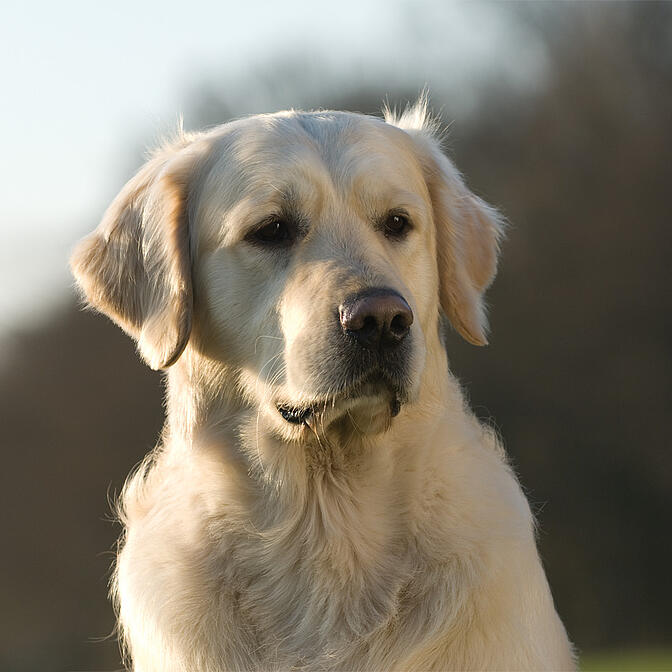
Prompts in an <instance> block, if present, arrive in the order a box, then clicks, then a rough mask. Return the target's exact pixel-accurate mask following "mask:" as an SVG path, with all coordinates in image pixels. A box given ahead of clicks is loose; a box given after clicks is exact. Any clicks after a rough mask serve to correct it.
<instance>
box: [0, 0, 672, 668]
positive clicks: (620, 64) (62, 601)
mask: <svg viewBox="0 0 672 672" xmlns="http://www.w3.org/2000/svg"><path fill="white" fill-rule="evenodd" d="M511 11H518V12H519V13H520V21H521V22H522V23H523V24H524V25H526V26H527V28H528V29H529V30H530V31H532V32H533V33H534V34H535V35H536V36H537V38H539V37H541V38H542V39H543V42H544V44H545V47H546V55H547V59H548V72H547V76H546V78H545V80H544V83H543V86H540V87H539V88H537V89H535V90H533V91H528V92H527V93H520V92H517V93H513V92H512V91H511V90H509V89H507V87H506V86H505V85H504V84H503V83H501V82H497V81H492V82H487V83H486V85H484V87H483V89H482V93H481V99H480V104H479V107H478V112H477V113H476V114H473V113H470V115H469V116H468V117H466V118H457V119H456V121H455V123H454V124H453V125H452V128H451V134H450V137H449V139H448V144H449V149H450V151H451V153H452V154H453V155H454V157H455V160H456V163H457V164H458V166H459V167H460V168H461V169H462V170H463V171H464V172H465V174H466V177H467V180H468V182H469V183H470V185H471V186H472V187H473V188H474V189H475V190H476V191H477V192H478V193H479V194H480V195H482V196H483V197H484V198H486V199H487V200H489V201H490V202H492V203H494V204H496V205H498V206H499V207H500V208H501V209H502V210H503V211H504V213H505V214H506V216H507V217H508V219H509V221H510V222H511V226H510V230H509V236H508V240H507V242H506V243H505V245H504V248H503V256H502V262H501V266H500V273H499V276H498V278H497V280H496V283H495V285H494V287H493V288H492V290H491V291H490V294H489V302H490V304H491V311H490V314H491V325H492V335H491V345H490V346H489V347H488V348H483V349H477V348H473V347H471V346H468V345H466V344H463V343H462V342H461V341H460V340H459V338H458V337H457V336H455V335H453V336H451V337H450V338H449V340H448V343H447V347H448V350H449V356H450V360H451V363H452V367H453V369H454V371H455V372H456V374H457V375H458V376H459V377H460V379H461V380H462V382H463V384H464V386H465V388H466V390H467V392H468V395H469V397H470V399H471V403H472V406H473V407H474V408H475V409H476V412H477V413H478V414H479V415H480V416H481V417H483V418H484V419H485V420H487V421H489V422H492V423H494V424H495V425H496V427H497V428H498V429H499V430H500V432H501V434H502V436H503V439H504V442H505V444H506V447H507V449H508V451H509V453H510V455H511V456H512V461H513V463H514V465H515V467H516V470H517V472H518V473H519V475H520V478H521V481H522V483H523V485H524V486H525V488H526V491H527V493H528V496H529V498H530V500H531V502H532V504H533V507H534V509H535V511H536V513H537V515H538V518H539V523H540V527H539V542H540V549H541V553H542V556H543V559H544V563H545V565H546V568H547V571H548V575H549V579H550V582H551V585H552V588H553V592H554V595H555V598H556V602H557V605H558V609H559V611H560V614H561V615H562V617H563V619H564V621H565V623H566V625H567V627H568V630H569V632H570V635H571V637H572V639H573V640H574V641H575V642H576V644H577V645H578V647H579V648H580V649H588V648H601V647H626V646H656V645H658V646H660V645H664V644H666V643H669V634H670V632H671V631H672V611H671V610H670V609H669V605H670V604H671V603H672V582H670V581H669V578H668V574H669V568H670V567H671V566H672V548H671V545H670V540H669V536H670V535H669V530H670V529H672V454H671V453H670V450H669V443H670V441H669V438H668V435H669V433H668V431H667V425H668V423H669V416H668V413H669V408H670V402H671V401H672V389H671V388H672V353H671V349H670V344H671V343H672V305H670V304H671V303H672V298H671V294H670V290H669V282H670V272H669V269H670V261H669V255H670V252H671V251H672V230H671V227H670V209H671V208H670V205H669V203H670V200H669V193H668V192H669V191H670V185H672V162H671V161H670V155H671V150H672V123H671V122H672V31H670V26H671V25H672V5H669V4H663V3H660V4H657V3H641V4H632V5H631V4H618V5H603V4H599V5H595V4H591V5H579V4H578V3H577V4H576V5H574V4H573V5H566V4H564V3H563V4H562V5H550V6H549V5H545V6H543V7H541V8H539V7H538V6H523V7H521V6H517V5H516V6H513V7H512V10H511ZM290 76H298V73H297V72H293V73H289V74H287V73H284V74H283V73H282V72H278V73H276V78H277V79H278V81H282V78H283V77H290ZM251 85H253V83H252V84H251ZM432 89H433V90H432V98H433V101H434V104H435V107H436V108H439V107H441V106H443V107H444V110H446V111H447V112H448V113H449V112H450V110H451V95H453V92H450V91H446V90H442V89H441V87H440V79H439V80H438V81H437V79H436V78H434V79H433V80H432ZM385 93H387V94H388V95H389V99H390V100H391V101H392V102H397V101H401V100H403V99H404V97H406V96H408V94H409V92H406V91H395V90H394V89H391V88H387V89H383V88H382V87H381V88H380V90H377V89H376V88H374V87H369V88H363V87H360V86H355V85H353V86H352V88H351V89H350V90H345V91H342V92H340V93H339V94H338V95H333V96H331V97H330V96H324V95H321V96H320V97H319V99H315V100H313V99H311V98H310V94H309V93H304V99H303V100H300V101H298V103H297V105H299V104H300V105H304V106H307V107H308V106H315V107H336V108H342V109H356V110H359V111H366V112H376V111H377V110H378V109H379V107H380V101H381V100H382V99H383V97H384V94H385ZM410 93H411V95H412V93H413V92H410ZM248 111H250V110H247V109H238V107H236V106H235V105H233V104H231V103H229V102H228V101H227V98H226V95H225V93H221V92H219V91H218V90H217V88H216V87H210V88H209V90H208V92H207V94H206V93H203V95H200V96H198V97H197V98H196V99H195V101H194V112H193V116H194V117H195V119H194V122H195V123H194V124H193V125H194V126H196V125H198V124H200V123H213V122H215V121H223V120H225V119H226V118H229V117H230V116H233V115H238V114H242V113H245V112H248ZM196 122H198V124H197V123H196ZM8 347H9V353H10V355H9V357H7V358H6V359H7V363H6V364H5V366H4V368H3V369H2V371H0V426H1V427H2V431H3V440H4V442H5V451H4V468H3V470H2V472H1V475H0V478H1V479H2V487H1V488H0V497H2V510H3V512H4V514H5V522H4V525H3V527H4V529H3V533H4V534H3V536H4V541H5V544H4V549H5V551H4V552H3V553H2V554H1V555H0V563H1V565H0V583H1V588H0V594H1V595H2V596H3V597H2V600H3V609H2V622H1V627H0V633H1V634H0V668H2V669H11V670H38V669H81V668H86V669H104V668H105V667H107V668H110V667H113V666H115V665H116V666H118V665H119V661H118V654H117V649H116V645H115V643H114V641H113V640H109V639H108V640H107V641H103V642H96V641H91V640H92V639H93V638H99V637H103V636H105V635H107V634H109V633H110V632H111V631H112V628H113V623H114V619H113V615H112V612H111V608H110V607H109V606H108V604H107V602H106V598H105V593H106V581H107V573H108V568H109V565H110V562H111V557H112V555H111V550H112V549H113V547H114V541H115V538H116V536H117V534H118V532H119V529H118V528H117V527H116V526H115V525H114V524H113V523H112V522H110V521H109V520H107V519H106V518H107V517H108V516H109V512H110V508H109V506H108V501H107V499H108V496H113V494H114V492H115V491H117V490H118V489H119V488H120V487H121V484H122V483H123V479H124V476H125V475H126V473H127V472H128V471H129V470H130V468H131V467H132V466H133V464H134V463H136V462H137V461H138V460H139V459H140V458H141V457H142V455H143V454H144V453H145V452H146V451H147V450H148V449H150V448H151V447H152V446H153V445H154V442H155V440H156V437H157V436H158V431H159V429H160V425H161V418H162V408H161V382H160V378H159V376H158V375H157V374H153V373H152V372H150V371H149V370H147V369H146V368H145V367H143V366H142V365H141V364H140V362H139V361H138V359H137V357H136V356H135V355H134V353H133V347H132V344H131V343H130V341H129V340H128V339H127V338H126V337H125V336H123V335H122V334H121V333H120V332H119V331H118V330H117V329H116V328H115V327H113V326H112V325H111V324H108V323H107V322H106V321H105V320H103V319H102V318H99V317H95V316H93V315H91V314H88V313H81V312H78V311H77V309H76V308H75V307H74V302H73V305H72V307H70V308H68V309H67V310H64V311H63V312H62V313H61V314H58V315H56V316H55V317H54V318H53V319H52V320H51V321H50V322H49V323H47V324H45V325H44V326H43V327H42V328H40V329H37V330H34V331H33V332H31V333H22V334H16V335H15V337H14V338H13V340H12V341H11V342H10V343H9V346H8ZM8 551H9V552H8Z"/></svg>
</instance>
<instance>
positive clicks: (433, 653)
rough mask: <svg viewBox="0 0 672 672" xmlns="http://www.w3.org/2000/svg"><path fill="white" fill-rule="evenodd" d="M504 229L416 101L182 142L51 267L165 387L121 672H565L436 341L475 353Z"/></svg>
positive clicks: (494, 450)
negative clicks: (129, 671) (453, 334)
mask: <svg viewBox="0 0 672 672" xmlns="http://www.w3.org/2000/svg"><path fill="white" fill-rule="evenodd" d="M501 232H502V223H501V219H500V217H499V216H498V214H497V212H496V211H495V210H493V209H492V208H490V207H489V206H488V205H486V204H485V203H484V202H483V201H482V200H480V199H479V198H478V197H476V196H475V195H474V194H473V193H471V192H470V191H469V190H468V189H467V187H466V186H465V184H464V182H463V180H462V178H461V177H460V175H459V173H458V172H457V170H456V169H455V167H454V166H453V164H452V163H451V162H450V160H449V159H448V158H447V157H446V156H445V155H444V154H443V153H442V152H441V149H440V146H439V142H438V140H437V139H436V134H435V132H434V129H433V126H432V123H430V122H429V121H428V117H427V114H426V105H425V104H424V102H423V101H421V102H420V103H419V104H417V105H416V106H414V107H411V108H408V109H407V110H406V111H405V112H404V113H403V114H402V115H400V116H399V117H397V116H395V115H392V114H389V113H388V114H386V119H385V120H383V119H378V118H374V117H368V116H364V115H360V114H353V113H345V112H310V113H304V112H295V111H291V112H281V113H278V114H271V115H261V116H255V117H251V118H246V119H241V120H238V121H234V122H231V123H228V124H224V125H222V126H219V127H217V128H214V129H212V130H210V131H207V132H205V133H202V134H194V135H191V134H184V133H181V134H180V135H179V137H178V138H177V139H176V140H174V141H173V142H171V143H168V144H167V145H166V146H164V147H162V148H161V149H160V150H159V151H157V152H156V153H155V154H154V155H153V157H152V158H151V159H150V160H149V161H148V162H147V163H146V165H145V166H144V167H143V168H142V169H141V170H140V171H139V172H138V174H137V175H136V176H135V177H134V178H133V179H131V180H130V182H129V183H128V184H127V185H126V186H125V187H124V188H123V190H122V191H121V193H120V194H119V196H118V197H117V198H116V199H115V201H114V202H113V203H112V205H111V206H110V208H109V209H108V210H107V212H106V214H105V216H104V219H103V221H102V223H101V225H100V226H99V228H98V229H97V230H96V231H94V232H93V233H92V234H91V235H90V236H88V237H87V238H85V239H84V240H83V241H81V242H80V243H79V246H78V247H77V248H76V250H75V252H74V254H73V257H72V268H73V271H74V274H75V276H76V278H77V280H78V283H79V286H80V288H81V290H82V292H83V294H84V296H85V298H86V300H87V301H88V303H89V304H90V305H91V306H92V307H94V308H95V309H97V310H99V311H102V312H103V313H106V314H107V315H108V316H109V317H111V318H112V319H113V320H114V321H115V322H116V323H117V324H119V325H120V326H121V327H122V328H123V329H124V330H125V331H126V332H128V333H129V334H130V335H131V336H133V338H135V339H136V340H137V344H138V349H139V352H140V355H141V356H142V357H143V359H144V360H145V361H146V362H147V363H148V364H149V365H150V366H151V367H152V368H154V369H167V421H166V425H165V430H164V434H163V437H162V442H161V445H160V447H159V448H158V449H157V450H156V451H154V452H153V453H152V454H151V455H150V456H149V457H148V458H147V459H146V460H145V461H144V463H143V464H142V466H141V467H140V468H139V469H138V470H137V471H136V472H135V474H134V475H132V476H131V477H130V479H129V480H128V482H127V484H126V486H125V488H124V491H123V494H122V497H121V501H120V505H119V509H120V514H121V518H122V521H123V523H124V526H125V533H124V537H123V539H122V541H121V543H120V551H119V555H118V559H117V564H116V572H115V577H114V581H113V596H114V599H115V601H116V604H117V608H118V615H119V623H120V631H121V633H122V637H123V641H124V644H125V648H126V650H127V652H128V656H129V660H131V661H132V666H133V669H134V670H136V671H137V672H150V671H156V672H178V671H180V672H199V671H203V672H221V671H223V670H300V669H306V670H325V671H326V670H361V671H369V670H385V671H390V670H486V669H487V670H494V669H497V670H523V669H524V670H541V669H546V670H561V669H572V668H574V667H575V662H574V657H573V652H572V647H571V645H570V643H569V641H568V639H567V635H566V633H565V630H564V628H563V625H562V623H561V621H560V619H559V618H558V616H557V614H556V611H555V608H554V605H553V600H552V597H551V593H550V591H549V587H548V583H547V581H546V577H545V574H544V571H543V569H542V566H541V563H540V560H539V557H538V554H537V549H536V544H535V535H534V521H533V518H532V515H531V514H530V509H529V506H528V503H527V501H526V499H525V497H524V495H523V493H522V492H521V489H520V486H519V485H518V482H517V480H516V477H515V476H514V474H513V473H512V471H511V469H510V467H509V465H508V464H507V460H506V456H505V453H504V451H503V449H502V447H501V446H500V445H499V443H498V442H497V439H496V437H495V436H494V435H493V432H492V431H491V430H490V429H489V428H487V427H484V426H482V425H481V424H479V422H478V421H477V420H476V419H475V417H474V416H473V415H472V413H471V412H470V411H469V410H468V409H467V408H466V407H465V402H464V399H463V396H462V393H461V391H460V388H459V385H458V384H457V382H456V380H455V379H454V378H453V377H452V376H451V374H450V371H449V368H448V361H447V355H446V350H445V347H444V344H443V337H442V334H443V329H444V322H445V320H444V316H446V317H447V318H448V320H449V321H450V322H451V323H452V325H453V327H454V328H455V329H456V330H457V331H458V332H459V333H460V334H461V335H462V336H463V337H464V338H465V339H467V340H468V341H469V342H471V343H474V344H477V345H482V344H484V343H485V342H486V319H485V313H484V304H483V292H484V291H485V289H486V288H487V287H488V285H489V284H490V283H491V281H492V279H493V277H494V275H495V270H496V264H497V253H498V242H499V239H500V236H501Z"/></svg>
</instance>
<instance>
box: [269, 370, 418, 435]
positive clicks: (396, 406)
mask: <svg viewBox="0 0 672 672" xmlns="http://www.w3.org/2000/svg"><path fill="white" fill-rule="evenodd" d="M369 386H376V387H377V386H380V387H381V388H387V390H388V391H389V392H391V393H392V400H391V401H390V413H391V414H392V417H393V418H394V417H396V416H397V415H398V414H399V411H400V410H401V405H402V404H403V403H404V401H405V395H404V393H403V391H402V388H400V386H399V381H398V380H395V379H394V377H393V376H391V375H390V374H388V373H387V372H385V371H381V370H376V371H370V372H369V373H368V374H367V375H365V376H363V377H362V378H361V379H360V380H358V381H356V382H355V383H353V384H351V385H349V386H348V387H347V388H346V389H345V390H343V391H342V392H341V394H339V395H337V396H340V397H342V398H343V399H355V398H357V397H359V396H361V395H362V394H365V393H366V392H367V388H368V387H369ZM325 403H326V402H324V401H323V402H316V403H314V404H312V405H311V406H290V405H288V404H276V409H277V411H278V413H280V415H281V416H282V417H283V418H284V419H285V420H286V421H287V422H289V423H290V424H292V425H305V424H307V423H308V420H309V419H310V418H311V417H312V416H313V415H314V414H315V413H316V412H317V410H316V409H317V408H318V407H319V406H320V405H322V404H325Z"/></svg>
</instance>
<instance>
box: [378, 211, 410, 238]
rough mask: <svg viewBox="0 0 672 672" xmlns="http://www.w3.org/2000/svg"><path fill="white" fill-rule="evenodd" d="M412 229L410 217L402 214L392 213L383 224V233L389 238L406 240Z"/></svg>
mask: <svg viewBox="0 0 672 672" xmlns="http://www.w3.org/2000/svg"><path fill="white" fill-rule="evenodd" d="M410 228H411V222H410V220H409V219H408V217H407V216H406V215H405V214H403V213H400V212H390V213H389V214H388V215H387V217H386V218H385V221H384V222H383V233H384V234H385V235H386V236H387V237H388V238H394V239H400V238H404V237H405V236H406V234H407V233H408V232H409V230H410Z"/></svg>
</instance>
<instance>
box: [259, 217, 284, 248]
mask: <svg viewBox="0 0 672 672" xmlns="http://www.w3.org/2000/svg"><path fill="white" fill-rule="evenodd" d="M248 239H249V240H250V241H251V242H253V243H257V244H259V245H264V246H267V247H276V246H277V247H279V246H284V245H291V243H292V241H293V234H292V230H291V229H290V226H289V224H287V222H285V221H284V220H282V219H279V218H274V219H272V220H270V221H267V222H266V223H265V224H262V225H261V226H260V227H259V228H257V229H255V230H254V231H252V232H251V233H250V234H249V235H248Z"/></svg>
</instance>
